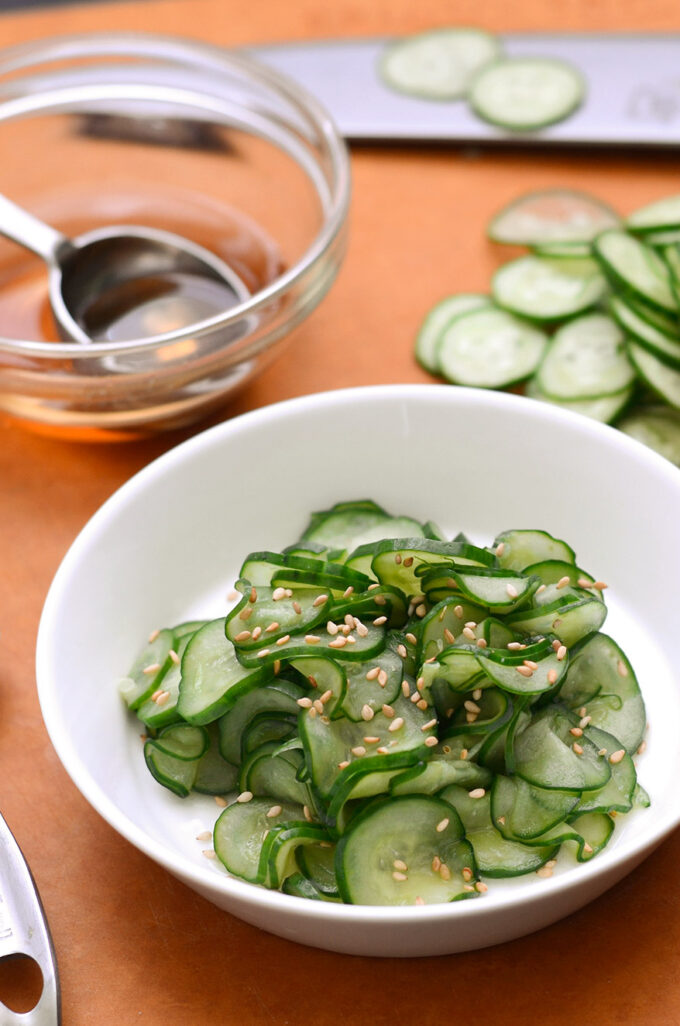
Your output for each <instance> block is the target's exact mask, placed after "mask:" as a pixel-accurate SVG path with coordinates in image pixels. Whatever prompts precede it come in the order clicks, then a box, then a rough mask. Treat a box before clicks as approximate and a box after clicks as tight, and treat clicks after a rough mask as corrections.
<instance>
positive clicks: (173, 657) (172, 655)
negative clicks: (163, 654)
mask: <svg viewBox="0 0 680 1026" xmlns="http://www.w3.org/2000/svg"><path fill="white" fill-rule="evenodd" d="M168 655H169V656H170V658H171V660H172V661H173V663H174V664H175V666H178V665H179V656H178V655H177V653H176V652H175V650H174V648H171V649H170V651H169V652H168Z"/></svg>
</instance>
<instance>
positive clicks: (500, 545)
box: [496, 542, 505, 559]
mask: <svg viewBox="0 0 680 1026" xmlns="http://www.w3.org/2000/svg"><path fill="white" fill-rule="evenodd" d="M504 552H505V542H499V543H498V545H497V546H496V555H497V556H498V558H499V559H500V557H501V556H502V555H503V553H504Z"/></svg>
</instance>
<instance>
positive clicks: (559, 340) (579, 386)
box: [536, 313, 635, 400]
mask: <svg viewBox="0 0 680 1026" xmlns="http://www.w3.org/2000/svg"><path fill="white" fill-rule="evenodd" d="M634 380H635V371H634V369H633V367H632V365H631V363H630V360H629V359H628V356H627V353H626V347H625V345H624V335H623V332H622V331H621V329H620V328H619V326H618V324H617V323H616V321H614V320H612V318H611V317H607V316H606V314H599V313H594V314H588V315H586V316H583V317H579V318H577V319H576V320H574V321H570V322H569V324H565V325H564V327H562V328H560V330H559V331H558V332H557V333H556V335H555V337H554V339H553V340H552V342H551V344H550V346H549V347H548V349H547V350H546V354H545V356H544V357H543V360H542V361H541V364H540V366H539V368H538V370H537V372H536V384H537V385H538V387H539V388H540V390H541V391H542V392H543V393H544V394H545V395H547V396H548V398H550V399H561V400H564V399H567V400H573V399H576V400H581V399H600V398H602V396H610V395H615V394H618V393H620V392H622V391H623V390H624V389H627V388H629V387H630V386H631V385H632V383H633V381H634Z"/></svg>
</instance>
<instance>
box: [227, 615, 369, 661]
mask: <svg viewBox="0 0 680 1026" xmlns="http://www.w3.org/2000/svg"><path fill="white" fill-rule="evenodd" d="M350 637H351V638H352V640H351V641H350V640H349V638H350ZM341 646H342V647H341ZM384 647H385V629H384V627H383V626H382V625H378V626H375V625H374V624H367V625H366V633H365V634H364V633H362V634H359V633H358V632H357V633H351V634H350V635H349V636H348V637H347V638H345V637H344V636H341V635H333V634H329V633H328V631H327V630H326V628H321V629H317V630H315V631H314V632H313V633H311V634H290V635H285V634H284V635H283V637H282V638H279V639H278V641H277V642H275V643H274V644H272V645H268V644H266V643H265V646H264V647H263V648H261V649H259V651H257V652H254V651H248V652H244V651H240V652H239V653H238V657H239V659H240V661H241V663H243V667H244V668H247V667H251V668H255V667H258V666H259V667H261V668H262V670H263V672H268V673H269V672H272V671H273V670H274V668H275V666H276V665H277V664H278V663H280V662H281V661H286V662H287V661H289V660H293V659H299V658H301V657H304V656H308V655H311V654H314V655H328V656H331V657H332V658H334V659H340V660H342V661H343V662H344V661H345V660H350V661H357V662H361V661H362V660H364V659H369V658H371V657H372V656H375V655H378V653H379V652H382V650H383V648H384Z"/></svg>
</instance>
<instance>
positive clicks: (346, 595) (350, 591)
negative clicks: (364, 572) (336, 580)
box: [342, 584, 354, 598]
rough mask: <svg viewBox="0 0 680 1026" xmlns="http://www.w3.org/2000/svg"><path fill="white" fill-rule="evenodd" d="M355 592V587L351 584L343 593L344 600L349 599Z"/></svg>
mask: <svg viewBox="0 0 680 1026" xmlns="http://www.w3.org/2000/svg"><path fill="white" fill-rule="evenodd" d="M353 591H354V587H353V585H351V584H350V585H349V587H347V588H345V590H344V591H343V593H342V597H343V598H349V597H350V595H351V594H352V592H353Z"/></svg>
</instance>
